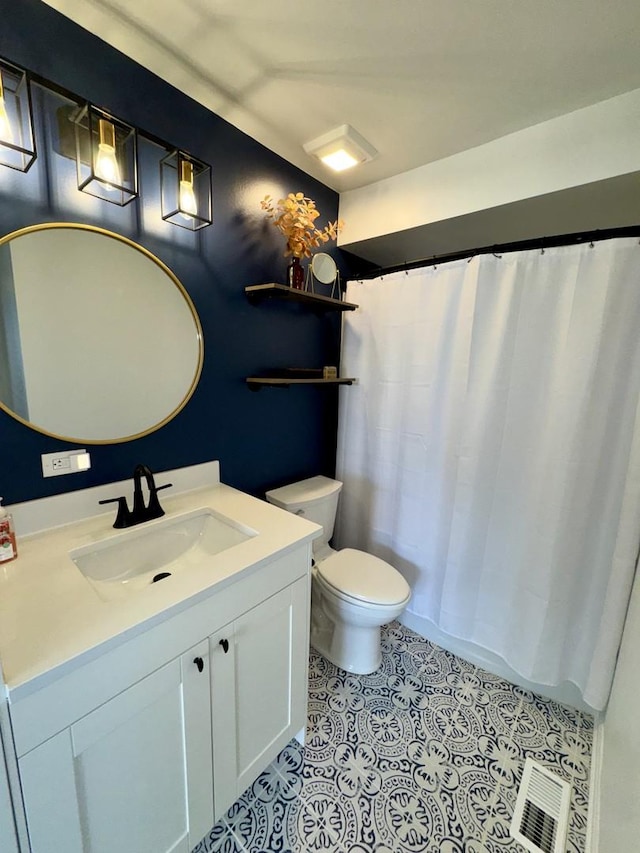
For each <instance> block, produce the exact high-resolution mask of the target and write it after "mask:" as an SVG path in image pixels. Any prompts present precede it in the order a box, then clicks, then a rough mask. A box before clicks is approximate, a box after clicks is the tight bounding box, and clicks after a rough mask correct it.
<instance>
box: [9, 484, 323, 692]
mask: <svg viewBox="0 0 640 853" xmlns="http://www.w3.org/2000/svg"><path fill="white" fill-rule="evenodd" d="M160 497H161V502H162V506H163V509H164V510H165V513H166V515H165V518H170V517H172V516H174V515H180V514H182V513H185V512H188V511H190V510H193V509H196V508H210V509H212V510H213V511H214V512H218V513H221V514H222V515H224V516H227V517H229V518H231V519H233V520H234V521H236V522H238V523H240V524H243V525H246V526H247V527H250V528H253V529H254V530H256V531H257V532H258V535H257V536H253V537H252V538H250V539H248V540H246V541H245V542H241V543H240V544H238V545H235V546H233V547H232V548H229V549H227V550H225V551H222V552H220V553H219V554H216V555H214V556H212V557H210V558H209V559H208V560H207V565H206V568H197V569H190V570H189V571H185V572H184V573H182V574H178V573H176V574H174V575H172V576H171V577H169V578H166V579H165V580H163V581H162V582H161V583H156V584H153V585H151V586H149V587H147V588H145V589H144V590H140V591H137V592H131V594H130V595H129V596H127V597H124V598H121V599H120V600H118V601H105V600H103V599H102V598H101V597H100V596H99V595H98V593H97V592H96V591H95V589H94V588H93V586H92V585H91V584H90V583H89V581H88V580H87V579H86V578H85V577H84V576H83V575H82V573H81V572H80V570H79V569H78V568H77V567H76V565H75V564H74V563H73V562H72V560H71V559H70V557H69V551H71V550H73V549H75V548H78V547H80V546H83V545H88V544H91V543H95V542H99V541H100V540H102V539H105V538H107V537H110V536H113V535H115V534H116V533H118V532H120V531H115V530H114V529H113V527H112V524H113V520H114V518H115V508H114V512H109V514H105V513H104V512H103V513H101V514H100V515H97V516H94V517H91V518H85V519H83V520H81V521H77V522H74V523H71V524H66V525H63V526H61V527H56V528H54V529H51V530H46V531H43V532H40V533H35V534H32V535H27V536H22V537H19V539H18V559H16V560H13V561H12V562H10V563H7V564H0V660H1V662H2V669H3V671H4V678H5V682H6V685H7V688H8V691H9V696H10V697H11V694H12V692H13V691H16V690H17V692H18V693H20V692H21V690H20V689H19V688H23V687H25V686H26V685H29V686H30V687H31V686H33V685H32V682H33V680H34V679H36V680H37V681H38V682H40V681H41V680H42V679H41V677H42V676H44V675H45V674H48V675H49V676H51V674H52V673H53V671H54V670H56V669H57V668H59V667H63V668H64V670H63V669H60V672H62V671H66V670H67V668H68V667H69V666H75V665H78V664H80V663H82V662H83V661H84V660H85V659H87V658H88V655H89V654H90V653H91V652H93V653H94V654H95V650H96V648H97V647H104V649H105V650H106V648H107V647H109V646H112V645H113V644H114V643H116V642H121V641H124V640H125V639H129V638H130V637H132V636H134V635H135V634H136V633H140V632H141V631H144V630H146V629H147V628H149V627H151V626H152V625H154V624H157V623H158V622H159V621H161V620H163V619H165V618H167V617H169V616H171V615H173V614H174V613H177V612H179V611H180V610H182V609H184V608H185V607H187V606H190V605H191V604H194V603H195V602H196V601H197V600H200V599H201V598H203V597H205V596H208V595H211V594H214V593H215V591H216V590H218V589H220V588H221V587H223V586H226V585H227V584H229V583H230V582H232V581H233V580H234V579H237V578H239V577H240V575H241V574H243V573H246V572H250V571H253V570H259V568H260V566H262V565H264V564H266V563H268V562H269V560H270V559H271V558H272V557H273V555H274V554H276V553H278V552H283V551H287V550H289V549H291V548H293V547H295V546H297V545H300V544H302V543H305V542H310V541H311V540H312V539H314V538H315V537H316V536H317V535H318V533H319V531H320V528H319V527H318V526H317V525H315V524H312V523H311V522H309V521H305V520H304V519H301V518H298V517H296V516H294V515H292V514H290V513H287V512H285V511H284V510H281V509H278V508H276V507H274V506H272V505H271V504H268V503H265V502H263V501H260V500H258V499H257V498H253V497H251V496H249V495H246V494H244V493H243V492H239V491H237V490H236V489H233V488H231V487H229V486H225V485H223V484H220V483H218V484H215V485H210V486H206V487H203V488H198V489H195V490H192V491H189V492H185V493H183V494H180V495H175V496H173V497H171V496H170V494H169V493H168V492H162V494H161V496H160ZM147 524H154V522H147ZM142 526H144V525H142ZM131 529H132V530H137V529H139V527H134V528H131ZM46 680H48V678H47V679H46Z"/></svg>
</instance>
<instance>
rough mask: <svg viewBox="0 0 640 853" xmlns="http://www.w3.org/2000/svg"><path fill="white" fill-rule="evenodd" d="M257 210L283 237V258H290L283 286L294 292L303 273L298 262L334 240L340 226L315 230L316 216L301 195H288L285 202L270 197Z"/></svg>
mask: <svg viewBox="0 0 640 853" xmlns="http://www.w3.org/2000/svg"><path fill="white" fill-rule="evenodd" d="M260 204H261V207H262V209H263V210H266V212H267V218H268V219H270V220H271V221H272V222H273V224H274V225H275V227H276V228H277V229H278V230H279V231H280V232H281V233H282V235H283V236H284V237H286V240H287V245H286V249H285V252H284V256H285V258H291V263H290V264H289V266H288V267H287V279H286V281H287V284H288V285H289V286H290V287H294V288H296V289H297V290H302V289H303V287H304V269H303V267H302V264H301V263H300V260H301V259H302V258H310V257H311V255H312V250H313V249H317V248H318V247H319V246H320V245H321V244H323V243H328V242H329V240H335V239H336V238H337V236H338V229H339V228H341V227H342V222H341V221H340V220H336V221H335V222H329V224H328V225H326V226H325V227H324V228H322V229H319V228H316V226H315V220H316V219H317V218H318V216H320V211H319V210H318V209H317V208H316V203H315V201H313V199H310V198H307V196H305V194H304V193H289V195H288V196H287V197H286V198H281V199H279V200H278V201H277V202H274V201H273V199H272V198H271V196H270V195H266V196H265V197H264V199H263V200H262V201H261V203H260Z"/></svg>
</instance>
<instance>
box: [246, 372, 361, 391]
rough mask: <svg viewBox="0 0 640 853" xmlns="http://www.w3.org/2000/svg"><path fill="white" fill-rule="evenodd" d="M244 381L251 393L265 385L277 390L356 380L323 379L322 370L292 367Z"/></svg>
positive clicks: (338, 383) (345, 383)
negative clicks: (295, 386) (277, 388)
mask: <svg viewBox="0 0 640 853" xmlns="http://www.w3.org/2000/svg"><path fill="white" fill-rule="evenodd" d="M246 381H247V385H248V386H249V388H251V390H252V391H259V390H260V388H262V387H263V386H265V385H270V386H272V387H279V388H288V387H289V386H290V385H352V384H353V383H354V382H355V381H356V380H355V379H354V378H353V377H342V376H338V377H336V378H335V379H325V378H324V377H323V375H322V370H317V369H312V370H307V369H301V368H293V367H292V368H290V369H286V368H285V369H284V370H274V371H273V372H272V373H270V374H268V375H267V376H249V377H247V380H246Z"/></svg>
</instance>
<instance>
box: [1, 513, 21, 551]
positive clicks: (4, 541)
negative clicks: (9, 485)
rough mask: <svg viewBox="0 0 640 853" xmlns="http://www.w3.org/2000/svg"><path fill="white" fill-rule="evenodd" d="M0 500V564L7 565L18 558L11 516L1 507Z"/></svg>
mask: <svg viewBox="0 0 640 853" xmlns="http://www.w3.org/2000/svg"><path fill="white" fill-rule="evenodd" d="M3 500H4V498H0V563H8V562H9V560H15V558H16V557H17V556H18V547H17V545H16V532H15V529H14V526H13V516H12V515H11V513H9V512H7V510H6V509H5V508H4V507H3V506H2V501H3Z"/></svg>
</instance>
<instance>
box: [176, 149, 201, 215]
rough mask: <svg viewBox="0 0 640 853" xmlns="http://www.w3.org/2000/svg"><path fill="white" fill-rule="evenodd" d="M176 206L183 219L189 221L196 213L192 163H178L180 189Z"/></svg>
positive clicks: (196, 205)
mask: <svg viewBox="0 0 640 853" xmlns="http://www.w3.org/2000/svg"><path fill="white" fill-rule="evenodd" d="M178 205H179V207H180V215H181V216H182V218H183V219H191V218H192V217H194V216H195V215H196V214H197V213H198V201H197V199H196V194H195V192H194V191H193V163H189V161H188V160H181V161H180V187H179V198H178Z"/></svg>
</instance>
